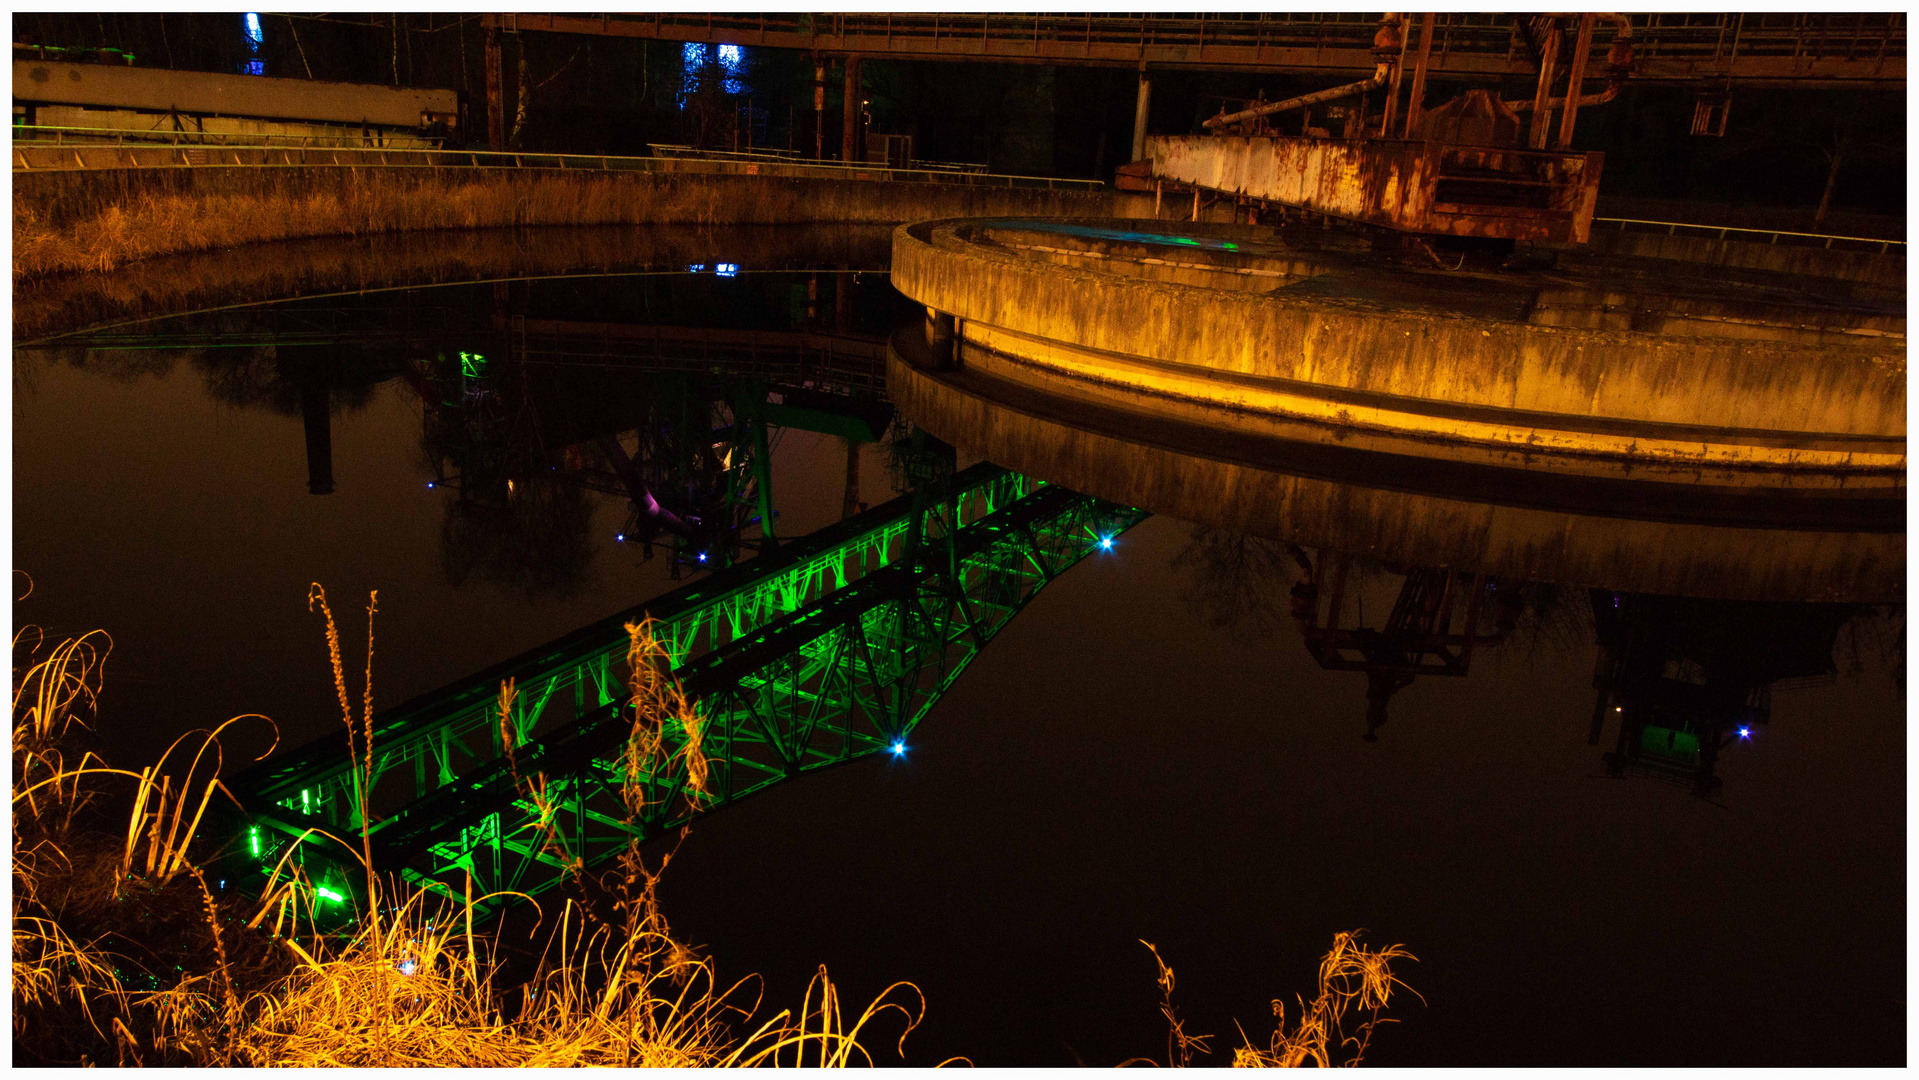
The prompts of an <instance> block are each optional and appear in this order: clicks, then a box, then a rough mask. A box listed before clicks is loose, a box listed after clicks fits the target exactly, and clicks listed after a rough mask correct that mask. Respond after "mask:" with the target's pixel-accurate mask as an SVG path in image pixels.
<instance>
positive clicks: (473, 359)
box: [460, 352, 486, 379]
mask: <svg viewBox="0 0 1919 1080" xmlns="http://www.w3.org/2000/svg"><path fill="white" fill-rule="evenodd" d="M460 374H462V375H465V376H466V377H467V378H469V379H477V378H479V377H480V376H481V375H484V374H486V357H484V356H482V355H480V354H479V353H476V352H463V353H461V354H460Z"/></svg>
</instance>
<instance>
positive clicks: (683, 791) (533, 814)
mask: <svg viewBox="0 0 1919 1080" xmlns="http://www.w3.org/2000/svg"><path fill="white" fill-rule="evenodd" d="M928 492H932V493H934V494H929V493H928ZM1145 517H1146V514H1145V512H1143V511H1139V510H1134V509H1128V508H1125V507H1119V506H1115V505H1112V504H1109V503H1104V502H1101V501H1100V500H1097V499H1094V498H1091V497H1088V496H1083V495H1079V494H1076V493H1074V492H1071V491H1068V490H1066V489H1063V488H1059V487H1054V486H1045V485H1043V484H1041V483H1040V482H1038V481H1035V480H1032V479H1030V478H1027V477H1024V476H1020V475H1018V474H1015V473H1010V472H1008V471H1006V470H1004V469H1002V468H999V467H998V466H994V465H991V464H981V465H977V466H974V467H972V468H969V469H967V470H965V471H964V472H961V473H959V474H957V475H952V474H950V473H949V474H948V475H947V477H946V478H945V479H944V480H940V479H939V478H938V477H937V476H935V477H933V478H932V479H931V480H930V482H928V483H927V484H926V485H925V486H924V487H922V489H921V491H920V492H918V493H913V494H908V495H904V496H901V497H900V498H898V499H895V500H893V501H892V502H889V503H886V504H884V505H882V506H877V507H874V508H873V509H871V510H869V511H867V512H865V513H863V514H860V515H858V516H856V517H852V518H848V519H847V520H845V521H842V522H840V523H838V524H836V525H833V526H829V527H828V528H825V529H822V530H820V531H818V532H815V533H813V534H811V535H809V536H806V537H804V538H802V539H799V540H796V541H791V542H788V543H787V544H785V545H783V546H781V547H779V548H777V549H776V550H774V551H772V552H769V553H766V554H764V555H761V556H760V557H758V558H756V559H753V560H751V561H750V562H746V563H743V564H740V565H738V566H736V567H733V568H731V569H729V570H726V571H723V572H721V573H719V574H715V575H714V576H712V577H708V578H705V579H702V580H700V581H696V582H694V583H693V584H691V585H689V586H687V587H685V588H682V589H679V590H677V591H675V592H672V593H669V594H667V595H666V596H663V597H660V598H658V599H656V600H653V601H650V602H648V603H646V604H643V605H641V606H639V607H636V608H633V609H630V610H628V611H623V612H621V613H619V614H617V615H614V616H611V617H609V618H607V619H603V620H601V621H599V622H596V623H594V624H592V625H590V626H587V627H584V628H582V629H580V630H578V631H575V632H574V633H572V634H569V635H567V636H565V637H563V638H560V639H558V640H556V641H553V642H551V643H549V644H547V645H545V646H542V647H540V648H538V649H534V650H532V651H529V652H527V653H524V654H522V655H520V656H517V657H514V658H512V659H510V660H507V661H504V662H502V663H500V664H496V665H494V666H492V667H490V668H488V669H486V670H485V671H482V672H480V673H478V674H477V675H474V676H473V677H471V678H468V679H464V680H461V681H460V682H457V683H455V684H453V685H451V686H448V687H446V688H444V689H442V690H439V691H435V692H433V693H430V694H427V695H424V696H422V697H419V698H416V699H414V700H412V701H409V702H406V703H404V704H402V705H399V706H397V707H395V708H392V709H388V710H386V711H385V712H383V713H381V714H379V715H378V716H376V717H375V718H374V722H373V736H372V744H373V764H372V770H371V772H372V777H373V779H372V784H371V788H370V790H371V799H370V804H371V806H372V808H373V810H372V813H371V815H370V816H371V817H372V818H373V819H374V820H373V825H372V828H371V837H372V848H373V857H374V862H375V865H376V867H377V868H379V869H380V870H382V871H384V872H389V873H397V874H399V875H400V876H401V877H403V878H404V879H405V880H407V881H409V882H411V883H413V884H415V885H418V886H423V887H430V888H431V887H442V888H445V889H447V890H448V891H450V893H452V894H455V895H463V894H464V891H465V888H466V879H467V875H469V874H470V875H471V876H472V889H473V895H474V896H475V897H480V896H484V895H486V894H489V893H499V892H507V891H516V892H519V893H524V894H526V895H529V896H537V895H539V894H540V893H542V892H545V891H547V890H549V889H552V888H554V887H556V886H558V885H560V884H561V883H562V882H563V881H564V880H565V875H564V872H563V871H564V866H563V863H562V862H561V861H560V860H558V859H556V858H555V857H554V856H553V855H552V854H551V853H550V852H549V851H547V850H544V849H543V844H542V842H541V840H540V839H539V837H538V836H536V835H535V834H534V833H533V832H532V831H531V830H530V829H529V825H531V824H532V823H533V822H534V821H535V820H536V819H537V817H538V815H539V814H540V810H539V809H538V808H537V807H536V806H535V805H533V803H531V802H529V801H528V799H527V798H526V795H525V790H524V788H522V787H516V784H515V782H514V777H513V767H512V766H513V764H515V763H516V764H517V768H518V772H519V774H520V776H522V777H531V776H533V775H535V774H540V775H542V776H544V778H545V783H546V785H547V787H546V790H547V795H548V798H549V799H550V800H551V801H552V803H553V804H556V805H558V806H559V808H560V810H559V813H558V815H557V816H556V817H554V818H552V819H551V820H552V821H553V823H554V826H555V828H556V831H557V833H558V835H559V836H560V838H561V842H562V843H563V844H564V845H565V846H566V849H567V850H568V851H570V852H572V853H573V854H575V855H577V856H579V857H580V858H582V859H583V860H584V861H585V863H586V865H587V866H588V867H589V868H591V867H594V866H598V865H601V864H604V863H605V862H606V861H607V860H609V859H610V858H612V857H613V856H615V855H617V854H618V853H619V852H620V851H623V850H625V848H626V846H627V844H628V843H629V841H636V840H637V841H641V842H644V841H645V840H648V839H651V838H653V837H657V836H659V835H661V834H662V833H664V832H666V831H668V830H670V829H673V828H675V827H677V826H679V825H680V824H682V823H684V822H686V821H688V820H690V819H691V818H692V817H693V816H694V815H695V814H696V813H699V812H704V811H706V810H711V809H716V808H718V807H720V806H724V805H727V804H728V803H731V802H733V801H735V800H738V799H741V798H744V797H745V796H747V795H750V794H752V793H754V792H756V791H760V790H763V789H765V788H766V787H768V786H770V785H772V784H775V783H778V782H779V781H781V780H784V779H787V778H790V777H793V776H797V775H800V774H802V773H805V772H809V771H812V770H816V769H821V768H826V767H830V766H833V765H838V764H842V763H845V762H848V761H852V760H855V759H857V758H861V757H866V756H870V755H873V754H878V753H886V752H895V751H902V750H903V749H904V748H905V747H906V746H907V745H909V743H908V740H909V739H910V736H911V734H912V732H913V730H914V728H915V726H916V725H917V724H918V723H919V722H920V721H921V720H922V719H924V717H925V716H926V714H927V712H928V711H929V710H930V709H931V708H932V707H933V705H934V704H935V703H936V702H937V701H938V700H939V698H940V696H941V694H942V693H943V692H944V691H945V690H946V688H947V687H949V686H950V685H952V683H953V680H954V679H956V678H957V677H958V676H959V675H960V673H961V672H963V671H964V670H965V668H966V666H967V664H968V663H969V662H971V660H972V659H973V658H974V657H975V656H977V655H978V654H979V651H980V650H981V649H982V648H984V647H985V646H986V645H987V643H988V642H990V641H991V640H992V638H993V637H994V635H995V634H997V633H998V632H999V630H1000V629H1001V628H1003V627H1004V626H1005V625H1006V624H1007V622H1008V621H1010V620H1011V619H1012V618H1013V616H1014V615H1016V614H1017V613H1018V612H1019V611H1020V609H1021V608H1022V607H1023V606H1024V605H1025V604H1026V603H1027V602H1028V601H1030V600H1031V599H1032V598H1033V596H1034V595H1036V594H1037V593H1038V592H1039V590H1040V589H1041V588H1043V587H1044V586H1045V585H1046V584H1047V583H1048V582H1050V581H1052V580H1053V579H1054V578H1056V577H1057V576H1059V574H1061V573H1063V572H1064V571H1065V570H1067V569H1068V568H1070V567H1071V566H1073V565H1074V564H1075V563H1077V562H1078V561H1079V560H1080V559H1081V558H1084V557H1085V556H1087V555H1089V554H1092V553H1094V552H1097V551H1100V550H1103V549H1104V548H1107V547H1110V546H1111V543H1112V540H1113V538H1114V537H1115V536H1117V535H1118V534H1120V533H1122V532H1124V531H1125V530H1126V529H1128V528H1131V527H1132V526H1133V525H1135V524H1137V523H1138V522H1140V521H1142V520H1144V519H1145ZM642 615H650V616H652V617H653V618H654V619H656V620H658V623H659V626H660V628H661V632H662V639H663V640H664V641H665V642H667V644H668V647H669V649H670V651H671V653H672V654H673V656H674V657H675V659H676V664H675V674H676V676H677V677H678V678H679V679H680V681H681V683H682V685H683V686H684V687H685V689H686V690H687V692H688V694H689V696H691V697H693V698H695V699H696V700H697V701H698V703H699V705H700V708H701V712H702V714H703V715H704V717H705V724H704V735H703V745H704V749H705V752H706V754H707V756H708V757H709V759H710V760H711V776H710V780H709V786H708V792H707V795H706V796H705V797H704V798H703V799H701V800H699V801H698V802H697V803H696V802H695V801H694V800H693V799H692V798H689V795H690V793H689V791H688V789H687V776H686V767H685V762H684V759H683V757H682V756H681V755H680V754H679V751H680V750H681V749H682V748H683V747H684V745H685V742H686V738H687V736H686V733H685V732H684V731H683V730H680V729H679V728H678V727H677V725H673V724H668V725H667V726H666V729H665V733H664V735H665V743H666V747H665V749H666V751H667V754H668V755H669V760H668V762H667V764H666V765H664V766H662V767H660V768H659V769H658V770H657V771H655V772H653V773H651V774H648V775H645V776H644V777H642V779H641V782H642V784H643V785H644V790H645V791H646V792H647V798H646V799H645V809H644V811H643V812H641V813H639V814H637V815H635V814H634V813H632V812H631V811H629V810H628V809H627V807H626V804H625V802H624V801H623V799H622V794H621V788H622V757H623V750H624V744H625V742H626V740H627V738H628V736H629V731H630V728H631V715H630V710H629V708H628V707H627V703H626V691H625V673H624V671H623V668H624V657H625V653H626V649H627V645H628V635H627V633H626V631H625V629H624V625H625V624H626V623H627V622H630V621H633V620H635V619H637V618H639V617H640V616H642ZM508 679H511V680H514V682H515V685H516V687H517V690H518V697H517V703H516V705H515V706H514V707H513V709H512V712H511V723H512V724H513V726H514V727H515V729H516V734H515V741H516V743H518V744H519V746H518V749H517V750H516V752H515V755H514V761H513V762H512V763H510V762H509V761H508V759H507V758H506V757H505V756H504V754H503V751H502V746H501V729H502V724H501V720H500V713H499V700H500V687H501V683H502V682H503V681H504V680H508ZM355 784H356V780H355V770H354V768H353V766H352V764H351V763H350V761H349V759H348V750H347V741H346V736H345V733H344V731H342V732H340V733H337V734H335V735H333V736H330V737H327V738H324V739H321V740H318V741H316V742H314V743H311V744H309V745H308V746H306V747H303V748H300V749H298V750H295V751H293V752H290V753H288V754H285V755H282V756H280V757H277V758H272V759H269V760H268V761H266V762H264V763H262V764H261V765H258V766H255V767H253V768H252V769H250V770H248V771H246V772H244V773H242V774H241V775H239V776H237V777H235V779H234V781H233V783H232V784H231V785H230V786H231V787H232V789H233V791H234V792H235V794H236V796H237V797H238V798H239V799H240V801H241V803H242V804H243V805H244V806H245V807H246V809H247V811H248V813H249V814H250V815H251V816H250V818H249V819H248V820H246V821H244V822H242V823H240V824H239V826H238V828H239V829H241V830H243V831H244V835H242V836H241V837H240V838H239V842H238V843H236V844H234V845H231V846H230V848H229V859H230V861H229V863H228V870H227V876H228V877H230V878H233V879H234V880H235V883H236V884H237V885H238V886H239V887H240V888H242V889H247V888H250V887H251V888H257V887H258V886H259V885H260V884H261V883H262V881H263V878H264V875H265V874H266V872H267V870H268V869H269V868H271V867H272V866H274V865H275V864H276V862H277V861H278V860H279V859H280V858H281V856H282V854H284V853H285V851H286V849H287V847H288V845H290V844H293V843H295V842H296V841H297V840H298V839H299V838H300V837H302V836H303V835H305V834H307V833H308V830H312V829H319V830H324V831H325V832H327V833H329V834H331V835H332V836H334V837H337V838H339V839H340V840H342V841H346V842H348V843H349V844H351V845H352V846H353V847H354V848H357V846H358V844H357V840H356V839H355V838H354V837H353V835H352V834H355V833H357V832H358V831H359V821H358V819H357V816H356V813H355V810H354V807H355V801H356V800H355V797H354V792H355ZM300 848H301V850H300V852H299V853H298V854H297V856H296V858H297V860H298V861H302V862H303V863H304V865H305V868H306V871H307V876H308V878H309V880H310V881H311V882H312V884H313V885H314V886H316V895H317V896H318V897H319V898H321V899H322V900H329V899H330V900H333V901H335V902H336V903H337V904H338V905H339V906H337V907H335V909H334V911H335V913H336V914H339V915H344V914H345V913H346V910H347V905H348V904H349V903H350V900H349V898H350V897H351V895H352V894H353V893H354V892H355V891H356V890H355V888H354V883H355V882H356V881H357V880H358V877H357V874H358V871H357V868H355V863H354V861H353V857H352V856H350V855H349V854H348V852H347V851H346V850H344V849H342V848H340V847H339V846H338V845H335V844H333V843H332V842H331V841H328V840H324V839H320V838H316V837H312V836H308V838H307V839H306V840H305V841H303V842H301V844H300ZM350 868H352V869H351V870H350ZM505 902H506V901H505V900H504V899H495V900H492V901H488V902H487V904H485V905H482V907H492V908H497V907H499V906H502V905H504V903H505ZM323 906H324V905H323Z"/></svg>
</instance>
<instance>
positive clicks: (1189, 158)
mask: <svg viewBox="0 0 1919 1080" xmlns="http://www.w3.org/2000/svg"><path fill="white" fill-rule="evenodd" d="M1146 156H1147V157H1148V158H1149V159H1150V160H1151V162H1152V175H1153V176H1154V177H1155V178H1164V179H1166V180H1169V181H1173V182H1176V183H1182V184H1191V185H1193V186H1196V187H1202V188H1207V189H1209V190H1212V191H1219V192H1226V193H1228V194H1232V195H1244V196H1247V197H1250V198H1254V199H1261V200H1265V201H1268V202H1275V203H1283V204H1285V205H1287V206H1296V207H1304V208H1305V209H1308V210H1312V211H1315V212H1317V213H1322V214H1331V215H1333V216H1335V217H1341V218H1346V219H1349V220H1352V221H1362V222H1366V223H1367V224H1371V225H1380V226H1384V227H1386V228H1389V229H1398V230H1401V231H1404V232H1411V233H1428V234H1436V235H1445V236H1478V237H1490V238H1499V239H1507V240H1559V241H1571V242H1574V243H1580V242H1584V241H1585V239H1586V235H1587V233H1588V231H1589V230H1590V229H1591V227H1592V217H1593V206H1594V203H1595V201H1596V200H1597V198H1598V195H1599V173H1600V168H1601V166H1602V164H1603V163H1604V157H1605V155H1603V154H1598V153H1591V154H1572V153H1565V152H1556V151H1543V150H1509V149H1495V148H1489V147H1481V146H1453V145H1449V144H1447V143H1441V142H1428V141H1423V140H1421V141H1400V140H1393V139H1318V138H1295V137H1286V136H1252V135H1154V136H1150V137H1148V138H1147V140H1146Z"/></svg>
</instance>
